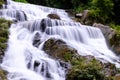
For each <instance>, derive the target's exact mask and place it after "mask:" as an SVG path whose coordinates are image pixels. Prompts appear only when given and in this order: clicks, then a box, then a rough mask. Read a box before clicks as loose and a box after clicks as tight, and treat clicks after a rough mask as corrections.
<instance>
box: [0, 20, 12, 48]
mask: <svg viewBox="0 0 120 80" xmlns="http://www.w3.org/2000/svg"><path fill="white" fill-rule="evenodd" d="M11 23H12V21H9V20H5V19H3V18H0V49H6V46H7V45H6V43H7V39H8V35H9V31H8V28H9V27H10V25H11Z"/></svg>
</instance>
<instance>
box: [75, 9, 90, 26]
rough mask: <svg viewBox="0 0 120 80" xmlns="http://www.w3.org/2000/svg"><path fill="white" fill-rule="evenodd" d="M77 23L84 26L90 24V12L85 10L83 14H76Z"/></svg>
mask: <svg viewBox="0 0 120 80" xmlns="http://www.w3.org/2000/svg"><path fill="white" fill-rule="evenodd" d="M75 18H77V19H76V21H78V22H81V23H82V24H89V21H90V19H89V10H83V11H82V12H81V13H77V14H75Z"/></svg>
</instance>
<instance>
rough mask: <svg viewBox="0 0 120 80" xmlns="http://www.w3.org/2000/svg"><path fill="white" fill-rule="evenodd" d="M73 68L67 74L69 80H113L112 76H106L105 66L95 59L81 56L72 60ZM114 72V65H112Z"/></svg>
mask: <svg viewBox="0 0 120 80" xmlns="http://www.w3.org/2000/svg"><path fill="white" fill-rule="evenodd" d="M71 64H72V68H71V69H70V70H69V72H68V74H67V80H113V79H112V76H106V72H105V68H104V67H105V66H104V65H103V64H102V63H101V62H100V61H98V60H96V59H95V58H86V57H82V56H80V57H79V58H74V59H72V63H71ZM109 68H110V69H111V70H112V69H114V68H115V66H114V65H112V64H111V65H110V66H109Z"/></svg>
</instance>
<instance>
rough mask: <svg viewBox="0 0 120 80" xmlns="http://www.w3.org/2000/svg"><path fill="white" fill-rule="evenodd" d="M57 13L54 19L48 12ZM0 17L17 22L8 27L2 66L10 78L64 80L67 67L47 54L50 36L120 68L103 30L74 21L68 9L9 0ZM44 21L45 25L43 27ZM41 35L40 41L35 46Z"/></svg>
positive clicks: (78, 50) (17, 79) (79, 51)
mask: <svg viewBox="0 0 120 80" xmlns="http://www.w3.org/2000/svg"><path fill="white" fill-rule="evenodd" d="M50 13H54V14H58V15H59V16H60V18H61V20H56V19H55V20H52V19H49V18H48V16H47V15H48V14H50ZM0 17H1V18H5V19H8V20H13V21H16V23H13V24H12V25H11V27H10V29H9V31H10V35H9V40H8V48H7V50H6V52H5V56H4V59H3V63H2V64H1V67H2V68H3V69H5V70H7V71H8V72H9V74H8V76H7V77H8V80H65V74H66V73H65V69H64V68H63V67H62V66H61V65H60V63H59V61H57V60H54V59H52V58H50V57H49V56H48V54H46V53H45V52H44V51H43V50H42V47H43V44H44V42H45V41H47V40H48V39H49V38H51V37H54V38H58V39H62V40H63V41H65V42H66V43H67V45H68V46H71V47H73V48H75V49H76V50H77V52H78V53H79V54H80V55H83V56H86V55H92V56H95V58H97V59H99V60H102V61H107V62H111V63H113V64H115V65H116V66H117V67H120V64H119V58H118V57H117V56H116V55H115V54H114V53H113V52H112V51H111V50H109V48H108V46H107V44H106V41H105V38H104V36H103V34H102V32H101V31H100V29H98V28H95V27H92V26H86V25H82V24H80V23H77V22H74V21H72V20H71V19H70V18H69V16H68V14H67V13H66V12H65V10H61V9H55V8H49V7H44V6H38V5H33V4H25V3H19V2H14V1H10V0H9V1H8V4H7V5H4V9H1V10H0ZM43 24H44V26H43ZM36 34H39V37H38V38H39V39H40V41H41V44H40V45H39V46H38V47H35V46H34V45H33V42H34V38H35V35H36Z"/></svg>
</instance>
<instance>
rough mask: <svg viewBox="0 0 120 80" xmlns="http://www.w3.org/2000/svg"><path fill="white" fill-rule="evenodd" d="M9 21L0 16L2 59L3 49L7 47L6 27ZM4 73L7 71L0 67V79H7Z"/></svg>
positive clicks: (0, 57)
mask: <svg viewBox="0 0 120 80" xmlns="http://www.w3.org/2000/svg"><path fill="white" fill-rule="evenodd" d="M11 23H12V21H9V20H5V19H3V18H0V60H2V58H3V57H2V56H3V55H4V52H5V49H6V47H7V40H8V34H9V31H8V28H9V27H10V25H11ZM0 63H1V61H0ZM6 74H7V73H6V72H5V71H4V70H2V69H1V68H0V80H7V78H6Z"/></svg>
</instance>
